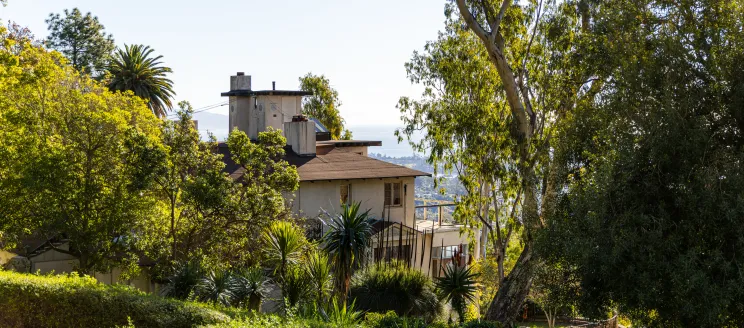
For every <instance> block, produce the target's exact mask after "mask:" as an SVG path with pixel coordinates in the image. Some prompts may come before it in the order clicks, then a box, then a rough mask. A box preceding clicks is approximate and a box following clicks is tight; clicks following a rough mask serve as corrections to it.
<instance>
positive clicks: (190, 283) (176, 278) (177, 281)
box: [160, 261, 203, 300]
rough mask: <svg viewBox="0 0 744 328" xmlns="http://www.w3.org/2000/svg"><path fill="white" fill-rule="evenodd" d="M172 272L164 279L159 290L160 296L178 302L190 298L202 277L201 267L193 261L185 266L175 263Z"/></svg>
mask: <svg viewBox="0 0 744 328" xmlns="http://www.w3.org/2000/svg"><path fill="white" fill-rule="evenodd" d="M172 272H173V274H172V275H171V276H169V277H168V278H167V279H166V282H165V284H164V285H163V287H162V289H160V294H161V295H163V296H166V297H171V298H175V299H179V300H186V299H188V298H189V297H191V296H192V295H193V293H194V291H195V290H196V287H197V286H198V285H199V283H200V282H201V279H202V277H203V270H202V268H201V266H200V265H199V264H198V263H197V262H195V261H192V262H187V263H185V264H179V263H177V264H176V265H175V268H174V269H173V270H172Z"/></svg>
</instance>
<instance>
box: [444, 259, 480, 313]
mask: <svg viewBox="0 0 744 328" xmlns="http://www.w3.org/2000/svg"><path fill="white" fill-rule="evenodd" d="M476 276H477V275H476V274H475V273H473V272H472V271H471V268H470V267H467V268H466V267H461V266H458V265H448V266H447V267H446V268H445V269H444V275H443V276H442V277H439V278H437V279H436V282H435V283H436V286H437V293H438V294H439V297H440V299H442V300H445V301H447V302H450V304H451V305H452V308H453V309H454V310H455V312H457V316H458V318H459V319H460V322H464V321H465V309H466V307H467V305H468V304H469V303H472V302H474V301H475V294H476Z"/></svg>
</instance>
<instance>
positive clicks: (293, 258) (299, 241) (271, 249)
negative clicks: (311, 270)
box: [261, 221, 307, 283]
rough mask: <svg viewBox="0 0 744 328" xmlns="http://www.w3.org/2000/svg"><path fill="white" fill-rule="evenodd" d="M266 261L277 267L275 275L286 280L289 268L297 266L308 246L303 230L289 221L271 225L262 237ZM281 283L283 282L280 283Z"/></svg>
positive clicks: (276, 222)
mask: <svg viewBox="0 0 744 328" xmlns="http://www.w3.org/2000/svg"><path fill="white" fill-rule="evenodd" d="M261 238H262V241H263V243H264V255H265V256H266V259H267V260H268V261H269V262H271V263H273V264H274V265H275V269H274V274H277V273H278V274H279V278H280V280H284V278H285V273H286V269H287V266H289V265H295V264H297V263H298V262H299V261H300V258H301V257H302V250H303V248H304V247H305V245H306V244H307V241H306V240H305V235H304V233H303V232H302V229H300V227H298V226H297V225H294V224H292V223H291V222H287V221H275V222H273V223H271V225H269V226H268V227H267V228H266V229H265V230H264V232H263V234H262V235H261ZM280 283H281V281H280Z"/></svg>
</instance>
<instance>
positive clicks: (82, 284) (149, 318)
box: [0, 271, 230, 328]
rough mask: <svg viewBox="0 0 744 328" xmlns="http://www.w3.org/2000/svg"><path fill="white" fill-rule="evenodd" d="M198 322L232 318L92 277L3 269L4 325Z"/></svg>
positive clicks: (140, 326) (0, 309)
mask: <svg viewBox="0 0 744 328" xmlns="http://www.w3.org/2000/svg"><path fill="white" fill-rule="evenodd" d="M127 318H131V323H133V324H134V325H135V326H136V327H137V328H144V327H193V326H198V325H205V324H212V323H220V322H228V321H230V317H229V316H227V315H226V314H224V313H222V312H220V311H217V310H215V309H214V308H212V307H209V306H206V305H201V304H198V303H189V302H183V301H177V300H171V299H166V298H162V297H159V296H155V295H149V294H146V293H144V292H141V291H137V290H135V289H133V288H132V287H129V286H124V285H104V284H101V283H98V282H97V281H96V280H95V279H94V278H91V277H78V276H76V275H60V276H39V275H32V274H22V273H15V272H9V271H0V327H42V328H43V327H115V326H126V325H127V324H128V323H129V322H128V319H127Z"/></svg>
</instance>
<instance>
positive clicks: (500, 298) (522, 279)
mask: <svg viewBox="0 0 744 328" xmlns="http://www.w3.org/2000/svg"><path fill="white" fill-rule="evenodd" d="M533 267H534V265H533V261H532V246H531V245H530V244H526V245H525V246H524V250H523V251H522V254H521V255H520V256H519V259H518V260H517V263H516V264H514V268H513V269H512V271H511V272H510V273H509V275H508V276H507V277H506V278H504V280H503V282H502V284H501V286H499V290H498V292H497V293H496V296H494V298H493V301H491V305H490V306H489V307H488V312H487V313H486V319H487V320H493V321H499V322H501V323H503V324H505V325H506V326H510V325H511V324H512V322H513V321H514V318H516V317H517V315H519V311H520V310H521V309H522V304H523V303H524V300H525V299H526V298H527V294H528V293H529V291H530V286H531V285H532V269H533Z"/></svg>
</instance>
